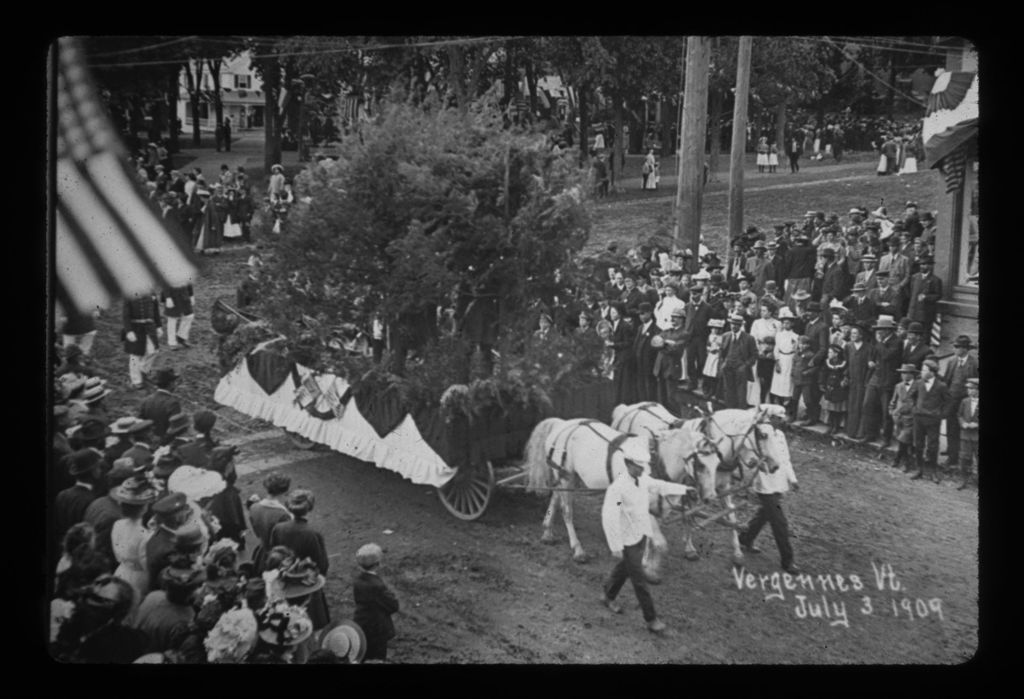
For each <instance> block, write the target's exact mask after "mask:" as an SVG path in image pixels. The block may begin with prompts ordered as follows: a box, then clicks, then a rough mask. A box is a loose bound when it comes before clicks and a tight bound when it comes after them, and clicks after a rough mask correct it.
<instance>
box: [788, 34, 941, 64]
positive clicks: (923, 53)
mask: <svg viewBox="0 0 1024 699" xmlns="http://www.w3.org/2000/svg"><path fill="white" fill-rule="evenodd" d="M784 38H786V39H797V40H802V41H814V42H817V43H821V44H829V43H831V42H830V37H816V36H787V37H784ZM833 38H835V39H837V40H839V41H844V42H847V43H852V44H857V45H858V47H861V48H867V49H874V50H879V51H893V52H896V53H905V54H912V55H915V56H931V57H933V58H935V59H939V58H941V52H939V51H938V49H936V50H935V51H918V50H914V49H901V48H893V47H891V46H884V45H882V44H872V43H869V42H865V41H861V40H859V39H856V38H853V37H851V38H846V37H833Z"/></svg>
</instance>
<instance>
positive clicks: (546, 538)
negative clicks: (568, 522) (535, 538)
mask: <svg viewBox="0 0 1024 699" xmlns="http://www.w3.org/2000/svg"><path fill="white" fill-rule="evenodd" d="M557 541H558V539H556V538H555V537H554V535H553V534H544V535H543V536H541V538H540V543H542V544H547V545H548V546H550V545H551V544H554V543H556V542H557Z"/></svg>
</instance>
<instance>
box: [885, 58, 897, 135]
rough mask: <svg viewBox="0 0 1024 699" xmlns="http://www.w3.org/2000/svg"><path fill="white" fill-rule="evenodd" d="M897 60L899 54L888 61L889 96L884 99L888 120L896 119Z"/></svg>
mask: <svg viewBox="0 0 1024 699" xmlns="http://www.w3.org/2000/svg"><path fill="white" fill-rule="evenodd" d="M898 58H899V54H897V53H894V54H893V55H892V58H891V59H890V60H889V94H888V96H887V97H886V107H887V109H888V112H889V118H890V119H895V118H896V117H895V114H896V61H897V59H898Z"/></svg>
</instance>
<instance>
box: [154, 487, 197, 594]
mask: <svg viewBox="0 0 1024 699" xmlns="http://www.w3.org/2000/svg"><path fill="white" fill-rule="evenodd" d="M152 511H153V522H154V523H155V525H156V526H155V529H154V531H153V535H152V536H150V537H149V540H148V541H147V542H146V569H147V570H148V571H149V580H150V585H151V587H152V588H153V589H156V588H157V587H159V580H160V571H161V570H163V569H164V568H166V567H167V564H168V558H169V557H170V555H171V554H172V553H174V550H175V547H174V543H175V532H176V531H177V530H178V528H179V527H181V526H182V525H183V524H185V522H186V521H187V520H188V518H189V516H190V515H191V513H192V509H191V508H190V507H189V506H188V501H187V499H186V498H185V495H184V494H182V493H170V494H169V495H166V496H164V497H163V498H161V499H159V500H157V501H156V502H155V503H153V506H152Z"/></svg>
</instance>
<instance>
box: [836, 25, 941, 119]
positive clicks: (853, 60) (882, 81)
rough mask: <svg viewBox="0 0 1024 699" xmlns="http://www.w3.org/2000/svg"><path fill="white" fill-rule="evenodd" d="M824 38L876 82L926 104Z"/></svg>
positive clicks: (921, 104)
mask: <svg viewBox="0 0 1024 699" xmlns="http://www.w3.org/2000/svg"><path fill="white" fill-rule="evenodd" d="M825 38H826V39H827V40H828V41H829V43H831V44H832V45H833V46H835V47H836V49H838V50H839V51H840V52H841V53H842V54H843V55H844V56H846V57H847V58H848V59H849V60H850V61H852V62H853V63H855V64H856V65H858V66H860V68H861V69H862V70H863V71H864V72H865V73H867V74H868V75H870V76H871V77H873V78H874V79H875V80H877V81H878V82H880V83H882V84H883V85H885V86H886V87H887V88H889V89H890V90H892V91H894V92H896V93H898V94H900V95H902V96H903V97H905V98H907V99H908V100H910V101H911V102H913V103H914V104H917V105H920V106H922V107H926V106H927V103H926V102H922V101H921V100H919V99H917V98H916V97H914V96H912V95H908V94H907V93H906V92H904V91H903V90H901V89H899V88H898V87H896V86H895V85H893V84H891V83H889V82H888V81H887V80H885V79H883V78H881V77H880V76H878V75H877V74H875V73H874V72H872V71H871V70H870V69H869V68H868V67H867V66H866V65H864V64H863V63H861V62H860V61H858V60H857V59H856V58H855V57H853V56H851V55H850V54H849V53H848V52H847V51H846V49H844V48H843V47H841V46H839V44H837V43H835V42H834V41H832V40H831V39H829V38H828V37H825Z"/></svg>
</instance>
